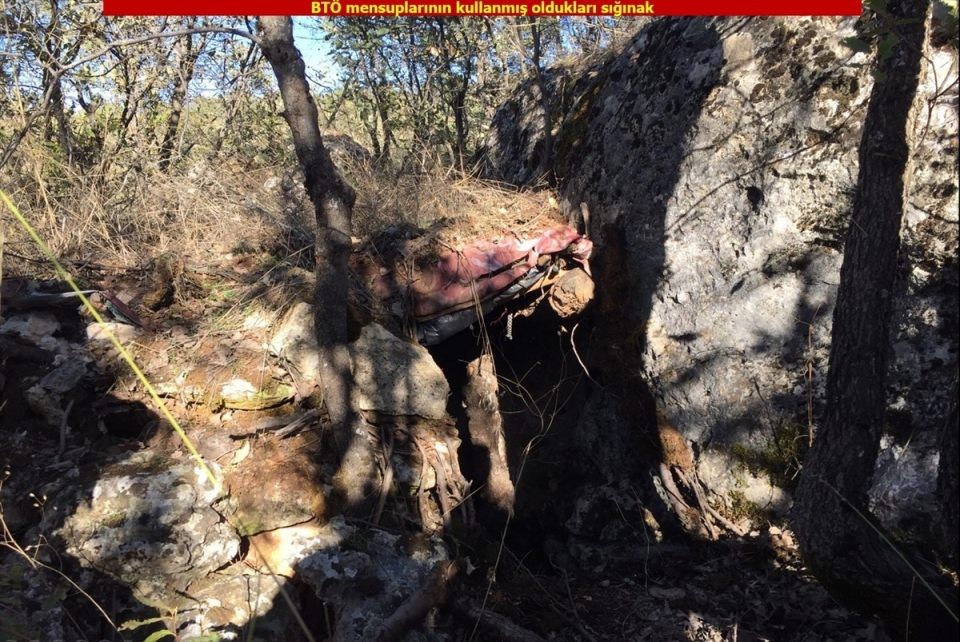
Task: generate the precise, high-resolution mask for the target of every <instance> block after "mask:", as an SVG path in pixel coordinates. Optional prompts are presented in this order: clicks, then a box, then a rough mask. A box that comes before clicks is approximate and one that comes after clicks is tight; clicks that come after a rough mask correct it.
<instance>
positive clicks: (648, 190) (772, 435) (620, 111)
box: [482, 18, 958, 526]
mask: <svg viewBox="0 0 960 642" xmlns="http://www.w3.org/2000/svg"><path fill="white" fill-rule="evenodd" d="M855 30H856V22H855V21H853V20H835V19H807V18H804V19H762V20H748V21H743V20H699V19H698V20H663V21H656V22H652V23H648V24H647V25H646V26H645V27H644V28H643V29H641V30H640V31H639V32H638V33H637V35H636V36H635V37H634V38H633V39H632V40H631V41H630V42H629V43H628V44H627V45H626V46H625V47H624V48H623V49H622V51H619V52H616V53H614V54H611V55H610V56H608V58H607V59H606V60H602V61H600V62H597V63H594V64H593V65H592V66H590V67H588V68H580V69H557V70H553V71H552V72H551V73H550V75H549V79H548V91H549V92H550V93H551V94H552V97H551V100H552V102H553V109H554V114H553V121H554V122H555V123H558V125H557V127H556V129H555V132H554V149H555V153H556V158H555V162H554V167H555V168H556V173H557V176H556V178H557V181H558V184H559V188H560V192H561V195H562V200H563V205H564V207H565V208H566V210H567V211H568V212H570V213H571V215H572V216H575V215H576V213H577V212H579V211H580V207H579V206H580V203H582V202H583V203H586V204H587V205H588V207H589V210H590V212H591V225H590V227H591V230H590V231H591V235H592V237H593V238H594V239H595V240H596V242H597V243H598V246H599V247H598V255H599V259H598V260H599V262H600V263H601V264H602V263H603V262H604V259H606V263H607V266H606V269H605V270H604V269H603V267H602V266H601V270H600V275H599V276H600V278H601V282H600V283H599V284H598V288H599V290H600V291H601V293H602V291H603V290H604V288H606V289H608V290H609V289H610V288H611V287H612V284H611V282H610V281H609V278H610V275H614V276H615V277H616V278H619V279H621V281H622V283H621V284H620V286H621V287H622V288H623V289H624V294H625V296H623V297H621V299H622V304H619V303H618V306H619V310H616V311H615V312H611V314H615V313H619V314H622V315H624V316H625V317H626V320H627V322H626V323H624V324H623V326H624V327H631V328H634V329H635V332H636V333H637V335H638V336H637V337H626V336H624V337H612V339H613V340H620V341H623V343H624V345H626V346H629V345H636V346H637V348H638V350H640V351H641V352H640V353H639V354H638V355H637V358H636V359H635V363H637V364H640V365H639V366H638V367H640V368H642V369H643V370H644V372H643V375H644V378H645V379H646V380H648V381H649V382H650V385H651V388H652V391H653V392H654V394H655V395H656V396H657V398H658V402H659V405H660V407H661V411H662V412H663V414H664V415H665V418H666V419H667V420H668V421H669V423H671V424H673V425H675V426H676V427H677V428H678V429H680V430H681V431H682V433H683V435H684V436H685V437H686V438H687V439H688V440H690V441H691V442H693V443H694V444H695V445H696V447H697V450H699V451H701V452H703V451H706V452H707V453H709V455H710V456H709V457H707V458H705V459H704V461H708V462H709V468H710V470H705V471H703V472H704V473H705V474H704V475H703V476H704V477H705V478H707V479H717V478H719V477H720V476H718V475H714V474H712V473H713V472H715V471H718V470H723V469H727V470H736V469H741V470H742V471H743V473H744V474H743V475H741V479H743V480H745V481H744V484H746V485H747V486H750V485H751V484H752V482H751V480H758V481H757V482H756V483H757V484H758V487H757V488H756V489H749V490H748V491H747V492H740V497H741V498H742V497H743V496H747V497H754V496H760V495H763V496H764V497H767V498H768V501H769V502H770V503H772V504H776V505H777V506H778V507H782V506H783V505H784V501H783V498H782V497H780V496H779V494H778V493H777V492H774V491H771V490H770V489H769V487H768V486H769V483H770V482H773V483H775V484H778V485H787V484H788V483H789V481H790V477H791V475H792V474H793V473H795V468H796V458H797V457H798V456H800V455H802V451H803V448H804V444H805V441H806V440H807V431H808V419H809V417H808V399H809V398H812V401H813V418H814V422H815V421H816V418H817V417H819V416H820V411H821V410H822V405H823V388H824V382H825V377H826V369H827V358H828V350H829V339H830V322H831V317H832V312H833V305H834V301H835V298H836V292H837V284H838V282H839V267H840V263H841V261H842V253H841V250H842V248H841V244H842V238H843V232H844V230H845V227H846V225H847V221H848V217H849V212H850V209H851V205H852V202H851V199H852V195H853V193H854V189H855V187H856V180H857V174H858V156H857V151H858V145H859V140H860V127H861V124H862V122H863V118H864V115H865V108H866V103H867V100H868V99H869V95H870V91H871V88H872V82H873V81H872V76H871V74H870V62H871V61H870V58H869V57H868V55H867V54H863V53H855V52H854V51H852V50H851V49H849V48H847V47H846V46H844V45H843V44H842V40H843V39H844V38H846V37H849V36H854V35H856V31H855ZM956 70H957V57H956V50H955V49H941V50H936V49H935V50H932V51H931V52H930V55H929V57H928V64H927V69H926V76H925V81H924V84H923V87H922V92H923V96H922V103H921V104H920V109H919V110H918V118H917V122H916V123H915V126H914V127H913V128H912V129H911V132H910V136H911V138H912V140H913V142H914V145H915V149H916V155H915V157H914V158H913V167H912V172H913V176H912V191H911V194H910V200H909V206H908V208H907V211H906V213H905V219H904V229H903V242H904V247H903V252H902V255H903V260H902V266H901V273H900V280H899V283H898V292H897V295H898V303H897V312H896V319H895V325H894V329H893V337H892V338H893V357H894V358H893V361H892V368H891V372H890V373H889V377H888V380H889V390H890V395H889V399H890V413H889V417H890V425H889V426H888V427H887V428H888V438H887V439H886V440H885V442H884V443H885V445H887V446H888V450H889V449H891V448H893V447H894V446H896V447H898V448H900V449H901V450H902V449H903V447H904V445H905V444H907V443H908V442H909V444H910V446H909V449H912V451H916V452H912V451H911V452H910V453H909V454H907V455H903V454H901V453H900V451H896V450H889V452H888V453H887V454H886V455H882V456H881V461H880V462H879V464H880V465H879V468H878V475H877V480H876V481H877V484H878V486H877V489H876V492H875V493H874V498H875V501H881V502H882V504H883V506H884V507H890V506H899V510H896V511H891V510H884V511H881V515H882V516H883V518H884V519H885V521H886V522H887V523H888V525H891V526H895V525H897V523H898V522H899V521H901V520H903V519H908V518H910V517H911V513H914V514H920V513H926V514H929V513H930V512H931V503H930V502H931V500H932V493H933V490H934V488H935V476H934V474H933V473H934V472H935V467H934V466H932V465H931V458H930V455H929V453H930V452H931V450H932V449H934V448H935V443H936V439H935V436H936V431H937V430H938V428H939V427H940V426H941V425H942V423H943V418H944V415H945V412H946V410H947V408H946V405H947V396H948V394H947V391H949V390H950V389H951V385H952V380H953V378H954V377H955V373H956V366H957V357H956V355H957V343H956V329H957V258H956V252H957V229H958V226H957V85H956V78H957V72H956ZM539 105H540V100H539V96H538V95H537V88H536V87H535V86H534V84H533V83H530V84H528V85H525V86H522V87H520V88H519V89H518V91H517V92H516V93H515V95H514V96H513V97H512V98H511V99H510V100H509V101H508V102H507V103H506V104H505V105H504V106H503V107H502V108H501V109H500V110H499V111H498V113H497V115H496V117H495V119H494V121H493V128H492V132H491V134H490V135H489V137H488V139H487V141H486V144H485V148H484V150H483V154H482V160H483V164H484V166H485V167H486V171H487V173H488V175H490V176H491V177H495V178H497V179H500V180H506V181H510V182H514V183H518V184H523V183H525V182H528V181H532V180H534V179H535V178H536V177H535V171H536V169H537V168H538V167H539V165H540V154H541V153H542V150H543V149H544V146H543V136H544V130H543V126H542V119H541V118H540V116H539V112H538V109H539ZM613 246H619V249H620V250H621V251H620V252H617V253H614V252H611V251H610V249H611V247H613ZM604 277H606V278H608V281H607V282H603V278H604ZM601 365H602V364H601ZM810 373H812V380H811V379H810V377H809V375H810ZM808 395H809V397H808ZM625 423H627V422H626V421H624V422H621V425H620V426H619V427H617V426H616V425H610V424H607V425H606V430H607V431H610V430H624V431H625V430H628V429H629V428H628V426H625V425H623V424H625ZM814 428H815V426H814ZM617 441H618V440H617V439H613V440H612V442H613V443H617ZM599 457H600V458H601V459H602V458H603V457H604V455H603V454H602V453H601V454H600V455H599ZM761 478H763V479H761ZM901 482H902V483H901ZM716 490H718V491H720V492H721V494H725V495H729V492H725V490H727V489H724V488H716ZM741 491H742V489H741ZM754 491H756V492H754ZM881 495H882V498H881Z"/></svg>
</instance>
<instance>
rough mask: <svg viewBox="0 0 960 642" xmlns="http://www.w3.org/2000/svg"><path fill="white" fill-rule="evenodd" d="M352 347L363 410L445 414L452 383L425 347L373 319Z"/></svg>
mask: <svg viewBox="0 0 960 642" xmlns="http://www.w3.org/2000/svg"><path fill="white" fill-rule="evenodd" d="M351 351H352V352H353V359H354V368H355V369H354V373H353V376H354V381H355V382H356V384H357V388H356V391H355V394H356V398H357V404H358V406H359V408H360V409H361V410H374V411H377V412H380V413H382V414H385V415H419V416H421V417H424V418H427V419H441V418H443V417H444V416H446V411H447V395H449V394H450V386H449V384H448V383H447V380H446V378H445V377H444V376H443V371H441V370H440V368H439V366H437V364H436V363H435V362H434V360H433V357H431V356H430V353H429V352H427V350H426V348H423V347H421V346H416V345H413V344H412V343H407V342H406V341H402V340H400V339H398V338H397V337H395V336H394V335H392V334H390V332H388V331H387V330H386V329H385V328H384V327H383V326H381V325H377V324H376V323H371V324H369V325H367V326H364V328H363V330H362V331H361V333H360V337H359V338H358V339H357V340H356V341H355V342H354V343H353V345H352V346H351Z"/></svg>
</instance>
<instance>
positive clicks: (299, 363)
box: [269, 301, 320, 385]
mask: <svg viewBox="0 0 960 642" xmlns="http://www.w3.org/2000/svg"><path fill="white" fill-rule="evenodd" d="M315 328H316V326H315V325H314V320H313V306H312V305H310V304H309V303H303V302H302V301H301V302H300V303H297V304H295V305H294V306H293V307H292V308H290V309H289V310H288V311H287V313H286V314H285V315H284V317H283V319H282V320H281V321H280V325H279V326H278V327H277V329H276V330H275V331H274V333H273V336H272V337H271V339H270V343H269V347H270V350H271V351H272V352H273V353H274V354H276V355H277V356H281V357H284V358H285V359H287V360H288V361H289V362H290V363H291V365H293V367H294V368H296V370H297V374H299V376H301V377H303V379H304V380H305V381H306V382H308V383H309V384H311V385H316V384H319V383H320V350H319V346H318V345H317V335H316V331H315Z"/></svg>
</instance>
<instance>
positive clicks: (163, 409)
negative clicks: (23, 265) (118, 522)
mask: <svg viewBox="0 0 960 642" xmlns="http://www.w3.org/2000/svg"><path fill="white" fill-rule="evenodd" d="M0 200H2V201H3V203H4V205H6V206H7V209H9V210H10V212H11V213H12V214H13V217H14V218H15V219H16V220H17V222H18V223H19V224H20V226H21V227H22V228H23V229H24V231H26V233H27V234H29V235H30V238H31V239H33V242H34V243H36V244H37V247H39V248H40V251H41V252H43V254H44V256H46V257H47V259H49V261H50V263H52V264H53V267H54V269H55V270H56V272H57V274H58V275H59V276H60V278H61V279H63V280H64V281H66V282H67V284H68V285H69V286H70V288H71V289H72V290H73V291H74V293H76V295H77V296H78V297H79V298H80V301H82V302H83V306H84V307H85V308H86V309H87V310H88V311H89V312H90V315H91V316H92V317H93V318H94V319H96V321H97V323H100V324H103V323H104V320H103V317H101V316H100V313H99V312H98V311H97V309H96V308H95V307H93V305H92V304H91V303H90V299H88V298H87V297H86V295H84V294H83V292H82V291H81V290H80V288H79V287H78V286H77V284H76V283H75V282H74V280H73V277H72V276H70V273H69V272H67V270H66V269H64V267H63V265H61V264H60V261H58V260H57V257H56V256H54V255H53V252H51V251H50V248H49V247H47V244H46V243H44V242H43V239H42V238H40V235H39V234H37V231H36V230H35V229H33V226H32V225H30V222H29V221H27V219H26V218H25V217H24V216H23V214H21V213H20V210H19V209H17V206H16V205H14V204H13V201H11V200H10V197H9V196H7V193H6V192H5V191H3V190H2V189H0ZM103 331H104V332H105V334H106V335H107V338H109V339H110V342H111V343H113V345H114V347H115V348H116V349H117V350H118V351H119V353H120V356H121V357H122V358H123V360H124V361H126V362H127V365H128V366H130V369H131V370H132V371H133V374H134V375H136V377H137V379H138V380H139V381H140V383H142V384H143V387H144V389H145V390H146V391H147V394H149V395H150V398H151V399H153V402H154V403H155V404H156V406H157V408H158V409H159V410H160V414H162V415H163V417H164V419H166V420H167V422H168V423H169V424H170V425H171V426H172V427H173V430H174V431H175V432H176V433H177V436H178V437H180V441H182V442H183V445H184V446H185V447H186V449H187V450H188V451H189V452H190V456H191V457H193V459H194V461H196V462H197V465H198V466H200V469H201V470H202V471H203V473H204V475H205V476H206V478H207V479H208V480H209V481H210V483H211V484H212V485H213V487H214V488H215V489H216V491H217V493H218V494H219V493H220V491H221V489H222V483H221V481H220V480H219V479H217V476H216V475H214V474H213V471H212V470H210V467H209V466H207V463H206V462H205V461H204V460H203V457H202V456H201V455H200V453H199V452H197V449H196V448H195V447H194V445H193V442H191V441H190V438H189V437H187V433H186V431H184V429H183V426H181V425H180V422H179V421H177V419H176V417H174V416H173V415H172V414H171V413H170V411H169V410H168V409H167V406H166V405H165V404H164V403H163V400H162V399H161V398H160V395H158V394H157V391H156V389H155V388H154V387H153V384H151V383H150V380H149V379H147V376H146V375H145V374H143V370H141V369H140V366H138V365H137V362H136V361H134V359H133V355H132V354H130V351H129V350H127V349H126V348H125V347H123V344H122V343H120V340H119V339H117V336H116V335H115V334H114V333H113V332H111V331H110V329H109V327H107V326H105V325H104V326H103Z"/></svg>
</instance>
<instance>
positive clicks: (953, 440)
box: [937, 383, 960, 570]
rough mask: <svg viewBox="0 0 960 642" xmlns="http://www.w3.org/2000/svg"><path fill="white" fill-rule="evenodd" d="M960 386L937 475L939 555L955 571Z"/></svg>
mask: <svg viewBox="0 0 960 642" xmlns="http://www.w3.org/2000/svg"><path fill="white" fill-rule="evenodd" d="M957 388H958V386H957V384H956V383H954V385H953V402H952V403H951V404H950V411H949V412H948V413H947V418H946V421H944V422H943V430H942V432H941V433H940V470H939V475H938V477H937V498H938V499H939V501H940V515H938V519H937V536H938V537H939V538H940V542H939V543H940V547H939V548H940V550H939V552H940V555H941V556H942V557H943V560H944V561H945V562H946V563H947V564H949V565H950V567H951V568H953V569H954V570H956V569H957V561H958V560H957V540H958V539H960V533H958V522H960V515H958V513H960V506H958V501H957V500H958V499H960V480H958V477H960V444H958V434H957V433H958V432H960V426H958V425H957V401H958V400H957V396H958V389H957Z"/></svg>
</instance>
